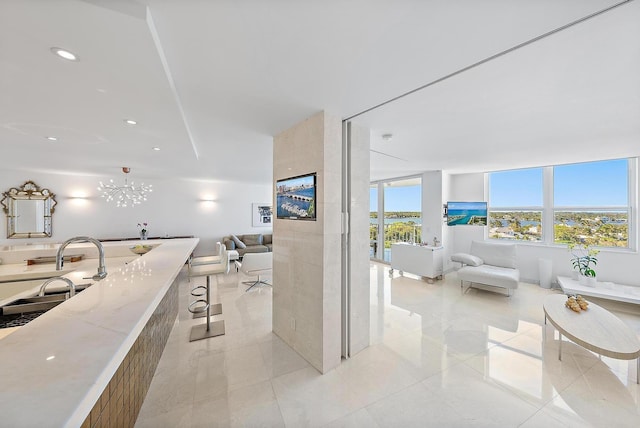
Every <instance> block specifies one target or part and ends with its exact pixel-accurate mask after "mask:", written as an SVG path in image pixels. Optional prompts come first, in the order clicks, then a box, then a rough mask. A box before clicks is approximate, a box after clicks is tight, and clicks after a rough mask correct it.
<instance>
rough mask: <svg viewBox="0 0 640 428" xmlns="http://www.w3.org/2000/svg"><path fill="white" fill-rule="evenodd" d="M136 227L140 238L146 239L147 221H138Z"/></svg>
mask: <svg viewBox="0 0 640 428" xmlns="http://www.w3.org/2000/svg"><path fill="white" fill-rule="evenodd" d="M138 228H140V239H142V240H145V239H147V223H146V222H144V223H138Z"/></svg>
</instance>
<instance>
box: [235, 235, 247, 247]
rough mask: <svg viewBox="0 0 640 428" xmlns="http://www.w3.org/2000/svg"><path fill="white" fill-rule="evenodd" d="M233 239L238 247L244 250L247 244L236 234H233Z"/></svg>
mask: <svg viewBox="0 0 640 428" xmlns="http://www.w3.org/2000/svg"><path fill="white" fill-rule="evenodd" d="M231 240H232V241H233V242H234V243H235V244H236V247H237V248H240V249H241V250H244V249H245V248H247V246H246V245H245V244H244V242H242V241H241V240H240V239H238V237H237V236H236V235H231Z"/></svg>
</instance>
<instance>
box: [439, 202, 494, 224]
mask: <svg viewBox="0 0 640 428" xmlns="http://www.w3.org/2000/svg"><path fill="white" fill-rule="evenodd" d="M486 225H487V203H486V202H448V203H447V226H486Z"/></svg>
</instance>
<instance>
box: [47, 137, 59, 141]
mask: <svg viewBox="0 0 640 428" xmlns="http://www.w3.org/2000/svg"><path fill="white" fill-rule="evenodd" d="M47 140H49V141H58V138H57V137H47Z"/></svg>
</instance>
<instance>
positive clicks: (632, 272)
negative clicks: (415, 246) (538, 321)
mask: <svg viewBox="0 0 640 428" xmlns="http://www.w3.org/2000/svg"><path fill="white" fill-rule="evenodd" d="M449 183H450V189H449V191H448V200H450V201H483V200H486V199H485V195H486V191H485V179H484V174H482V173H479V174H458V175H451V176H450V181H449ZM634 220H635V221H636V224H637V222H638V218H637V211H636V218H635V219H634ZM446 228H447V229H449V231H448V233H447V234H446V235H448V238H447V240H448V241H449V242H448V244H446V245H445V246H446V247H449V248H450V252H449V253H448V254H447V257H446V258H447V259H448V258H449V255H450V254H451V253H454V252H466V251H469V249H470V245H471V241H472V240H474V239H475V240H483V239H485V236H486V233H485V229H486V227H480V226H457V227H446ZM570 258H571V256H570V254H569V252H568V250H567V248H566V247H564V246H548V245H540V244H522V243H519V244H518V268H519V269H520V276H521V279H522V281H525V282H534V283H537V282H539V266H538V265H539V260H540V259H550V260H551V261H552V263H553V271H552V275H553V276H552V277H553V282H554V283H555V282H556V279H555V278H556V277H557V276H558V275H563V276H570V275H571V271H572V268H571V263H570ZM448 263H450V264H451V262H448ZM638 265H640V254H639V253H638V252H636V251H621V250H615V249H613V250H602V251H601V252H600V254H599V255H598V265H597V268H596V272H597V278H598V281H612V282H617V283H621V284H627V285H636V286H640V277H639V276H638V274H637V266H638ZM455 267H456V268H457V267H459V265H458V266H455Z"/></svg>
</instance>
